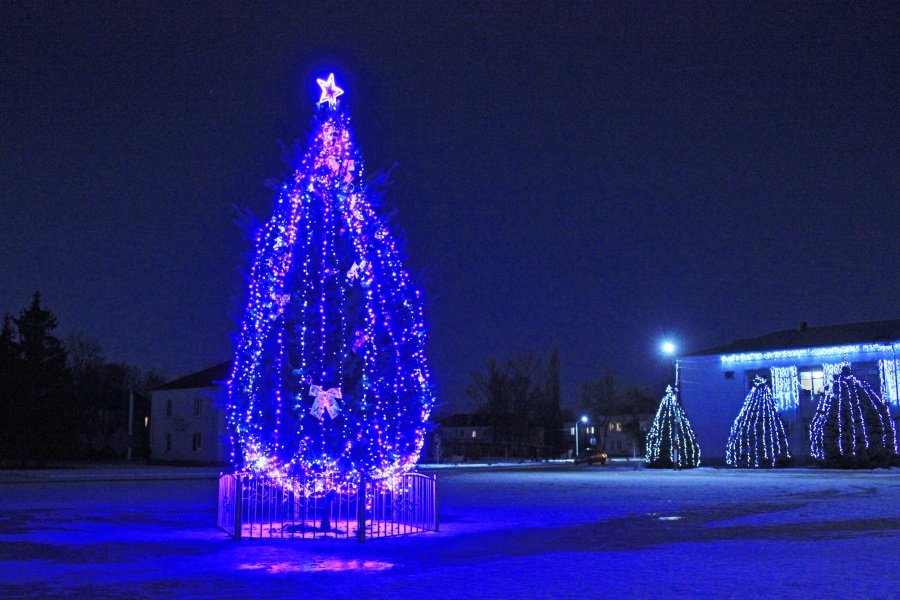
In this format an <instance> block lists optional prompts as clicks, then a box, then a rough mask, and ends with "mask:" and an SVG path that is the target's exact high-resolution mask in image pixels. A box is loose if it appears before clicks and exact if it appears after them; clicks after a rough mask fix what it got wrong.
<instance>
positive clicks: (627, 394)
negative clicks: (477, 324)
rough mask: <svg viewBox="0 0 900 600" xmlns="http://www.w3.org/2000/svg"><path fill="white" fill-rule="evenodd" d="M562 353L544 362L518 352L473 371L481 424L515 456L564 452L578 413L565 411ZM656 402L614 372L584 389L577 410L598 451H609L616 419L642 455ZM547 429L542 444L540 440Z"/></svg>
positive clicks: (530, 351) (470, 392) (472, 389)
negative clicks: (568, 428) (583, 415)
mask: <svg viewBox="0 0 900 600" xmlns="http://www.w3.org/2000/svg"><path fill="white" fill-rule="evenodd" d="M559 366H560V358H559V350H558V349H557V348H553V350H551V352H550V355H549V357H548V358H547V360H546V361H544V360H543V359H542V358H541V357H540V356H537V355H536V354H535V351H534V350H533V349H528V350H526V351H524V352H517V353H516V354H514V355H513V356H512V357H510V358H509V359H507V360H506V361H498V360H497V359H495V358H491V359H488V360H487V361H485V363H484V365H483V368H482V369H481V370H478V371H473V373H472V382H471V384H470V385H469V387H468V388H467V390H466V393H467V396H468V397H469V399H470V400H471V401H472V403H473V404H474V408H475V412H476V414H477V415H478V416H479V417H480V419H481V421H482V422H483V423H485V424H486V425H487V426H489V427H490V429H491V433H492V436H493V440H494V442H495V444H496V445H499V446H503V448H504V451H505V452H507V453H509V454H512V455H514V456H527V457H537V456H536V455H538V454H543V455H545V456H547V455H549V456H559V455H562V454H564V453H565V452H566V450H567V449H566V435H565V428H564V425H565V423H566V422H567V421H575V420H576V416H575V413H574V412H573V411H572V410H571V409H568V408H563V407H562V406H561V393H560V376H559ZM657 404H658V400H657V399H656V397H655V396H654V395H653V393H652V392H651V390H650V389H649V388H648V387H647V386H642V385H635V384H629V383H627V382H624V381H623V380H620V379H619V378H616V377H614V376H613V375H612V373H611V372H610V371H608V370H607V371H606V373H605V374H604V376H603V377H601V378H599V379H597V380H593V381H588V382H585V383H583V384H582V386H581V389H580V394H579V397H578V406H579V408H581V409H582V410H584V411H585V412H586V413H587V414H588V416H589V418H590V420H591V424H592V425H593V426H594V427H595V428H596V434H595V437H596V440H597V444H596V445H597V446H598V447H599V448H601V449H602V450H604V451H605V450H606V445H607V440H608V435H609V424H610V422H611V420H612V419H613V417H615V418H616V419H617V420H619V422H621V423H622V430H623V431H624V432H625V433H626V434H627V435H628V436H629V437H630V438H632V440H633V441H634V443H635V447H636V449H637V450H638V451H639V452H640V453H641V454H643V452H644V447H645V443H646V434H647V432H646V430H645V429H646V428H645V427H643V426H642V424H643V423H645V422H646V420H647V418H648V417H651V418H652V415H653V413H654V412H655V410H656V406H657ZM539 428H540V429H542V430H543V434H544V435H543V440H538V439H537V438H536V435H537V433H536V432H537V430H538V429H539Z"/></svg>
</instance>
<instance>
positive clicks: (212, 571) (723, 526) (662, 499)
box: [0, 463, 900, 600]
mask: <svg viewBox="0 0 900 600" xmlns="http://www.w3.org/2000/svg"><path fill="white" fill-rule="evenodd" d="M435 472H437V473H438V486H439V487H438V490H439V495H440V498H439V499H440V510H439V512H440V519H441V524H440V532H438V533H427V534H419V535H415V536H409V537H405V538H394V539H380V540H370V541H368V542H366V543H363V544H360V543H358V542H356V541H344V540H342V541H332V540H324V541H323V540H273V541H259V540H242V541H233V540H231V539H230V538H228V537H227V536H226V535H225V534H223V533H222V532H220V531H218V530H217V529H215V528H214V527H213V525H212V524H213V521H214V518H215V514H214V513H215V510H214V507H215V503H216V479H215V470H212V469H174V468H154V469H150V468H144V469H138V470H136V471H134V470H129V469H105V470H99V471H88V472H84V471H79V472H71V471H66V472H55V471H51V472H36V471H35V472H9V471H4V472H0V598H19V597H25V598H57V597H66V598H71V597H86V598H251V597H252V598H269V597H279V598H307V597H309V598H312V597H316V598H403V599H404V600H418V599H419V598H421V599H426V598H427V599H429V600H430V599H432V598H476V597H480V598H580V599H590V600H603V599H607V598H610V599H612V598H897V597H900V570H898V548H900V471H898V470H890V471H874V472H873V471H866V472H841V471H818V470H803V469H793V470H783V471H734V470H718V469H707V468H701V469H697V470H693V471H680V472H672V471H649V470H635V469H634V468H633V467H632V466H630V465H627V464H621V463H620V464H614V465H610V466H606V467H599V466H593V467H588V466H583V467H574V466H572V465H544V466H536V467H530V466H518V467H502V466H500V467H498V466H495V467H491V468H480V469H475V468H454V469H441V470H437V471H435Z"/></svg>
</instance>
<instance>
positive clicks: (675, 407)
mask: <svg viewBox="0 0 900 600" xmlns="http://www.w3.org/2000/svg"><path fill="white" fill-rule="evenodd" d="M647 464H648V466H650V467H672V466H675V465H676V464H677V466H678V467H681V468H689V467H698V466H700V446H698V445H697V438H696V436H695V435H694V430H693V429H691V423H690V421H688V418H687V415H686V414H685V412H684V408H683V407H682V406H681V403H680V402H679V401H678V398H677V396H676V394H675V390H674V389H672V386H671V385H670V386H668V387H666V394H665V396H663V399H662V401H661V402H660V403H659V409H658V410H657V411H656V416H655V417H654V418H653V425H651V426H650V431H649V432H648V433H647Z"/></svg>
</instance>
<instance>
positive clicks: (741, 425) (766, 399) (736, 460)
mask: <svg viewBox="0 0 900 600" xmlns="http://www.w3.org/2000/svg"><path fill="white" fill-rule="evenodd" d="M790 458H791V453H790V451H789V450H788V442H787V434H786V432H785V430H784V423H783V422H782V420H781V416H780V415H779V414H778V408H777V407H776V405H775V396H774V395H773V394H772V388H770V387H769V384H768V383H766V380H765V379H763V378H762V377H757V378H756V379H754V380H753V388H752V389H751V390H750V393H749V394H747V399H746V400H745V401H744V405H743V406H742V407H741V412H740V413H738V416H737V418H736V419H735V420H734V424H733V425H732V426H731V435H729V436H728V449H727V452H726V461H727V462H728V464H729V465H731V466H733V467H774V466H776V465H783V464H785V463H786V462H787V461H789V460H790Z"/></svg>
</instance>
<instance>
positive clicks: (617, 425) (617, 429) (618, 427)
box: [616, 422, 622, 431]
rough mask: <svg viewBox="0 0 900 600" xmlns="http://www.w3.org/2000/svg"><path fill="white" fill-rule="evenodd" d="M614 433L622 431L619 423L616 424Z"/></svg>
mask: <svg viewBox="0 0 900 600" xmlns="http://www.w3.org/2000/svg"><path fill="white" fill-rule="evenodd" d="M616 431H622V424H621V423H619V422H616Z"/></svg>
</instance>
